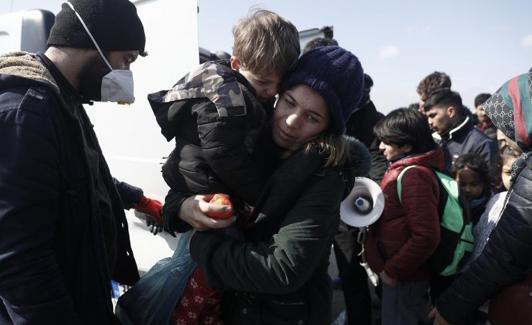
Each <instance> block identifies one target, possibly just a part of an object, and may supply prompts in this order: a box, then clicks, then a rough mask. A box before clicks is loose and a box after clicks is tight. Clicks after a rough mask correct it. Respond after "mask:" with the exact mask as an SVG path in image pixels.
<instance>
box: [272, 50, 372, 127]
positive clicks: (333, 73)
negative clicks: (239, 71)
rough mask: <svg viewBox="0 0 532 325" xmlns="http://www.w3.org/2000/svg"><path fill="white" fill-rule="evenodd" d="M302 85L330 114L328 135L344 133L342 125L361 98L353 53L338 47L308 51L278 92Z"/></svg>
mask: <svg viewBox="0 0 532 325" xmlns="http://www.w3.org/2000/svg"><path fill="white" fill-rule="evenodd" d="M299 84H303V85H307V86H309V87H310V88H312V89H313V90H315V91H317V92H318V93H319V94H320V95H321V96H322V97H323V99H324V100H325V102H326V103H327V106H328V108H329V110H330V112H331V125H330V131H331V132H332V133H335V134H343V133H345V123H346V122H347V120H348V119H349V116H350V115H351V113H353V111H354V110H355V108H356V107H357V106H358V104H359V102H360V100H361V99H362V95H363V94H364V71H363V70H362V65H361V64H360V61H358V59H357V57H356V56H354V55H353V53H351V52H349V51H347V50H345V49H343V48H341V47H339V46H322V47H318V48H315V49H313V50H310V51H308V52H306V53H305V54H303V55H302V56H301V57H300V58H299V62H298V64H297V67H296V68H295V70H294V71H292V72H291V73H290V74H289V75H288V76H286V78H285V79H284V80H283V82H282V84H281V92H284V91H285V90H288V89H290V88H292V87H293V86H296V85H299Z"/></svg>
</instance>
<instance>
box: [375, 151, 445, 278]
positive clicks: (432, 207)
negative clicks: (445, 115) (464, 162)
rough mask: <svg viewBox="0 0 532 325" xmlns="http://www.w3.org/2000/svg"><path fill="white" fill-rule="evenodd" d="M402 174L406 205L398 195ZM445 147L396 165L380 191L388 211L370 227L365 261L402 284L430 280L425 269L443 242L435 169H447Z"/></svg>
mask: <svg viewBox="0 0 532 325" xmlns="http://www.w3.org/2000/svg"><path fill="white" fill-rule="evenodd" d="M410 165H416V166H417V167H415V168H411V169H409V170H408V171H406V173H405V174H404V175H403V177H402V179H401V183H402V184H401V185H402V189H403V190H402V201H399V197H398V194H397V177H398V176H399V174H400V173H401V171H402V170H403V169H404V168H405V167H407V166H410ZM443 168H444V160H443V152H442V150H441V149H440V148H436V149H433V150H431V151H428V152H425V153H422V154H416V155H411V156H407V157H405V158H402V159H399V160H397V161H395V162H392V163H391V164H390V166H389V167H388V170H387V171H386V173H385V174H384V177H383V179H382V182H381V189H382V191H383V194H384V201H385V204H384V211H383V213H382V215H381V217H380V218H379V220H377V222H375V224H373V225H372V226H371V227H370V230H369V233H368V238H367V242H366V252H367V253H366V257H367V261H368V264H369V266H370V267H371V269H372V270H373V271H374V272H376V273H380V272H381V271H383V270H384V271H385V272H386V273H387V274H388V275H389V276H390V277H392V278H393V279H396V280H398V281H417V280H428V279H430V274H429V272H428V271H427V270H425V269H424V268H423V267H422V266H423V264H424V263H425V262H426V260H427V259H428V258H429V257H430V256H431V255H432V253H433V252H434V250H435V249H436V248H437V246H438V244H439V242H440V221H439V215H438V202H439V197H440V187H439V184H438V180H437V179H436V176H435V175H434V172H433V171H432V169H436V170H439V171H441V170H443Z"/></svg>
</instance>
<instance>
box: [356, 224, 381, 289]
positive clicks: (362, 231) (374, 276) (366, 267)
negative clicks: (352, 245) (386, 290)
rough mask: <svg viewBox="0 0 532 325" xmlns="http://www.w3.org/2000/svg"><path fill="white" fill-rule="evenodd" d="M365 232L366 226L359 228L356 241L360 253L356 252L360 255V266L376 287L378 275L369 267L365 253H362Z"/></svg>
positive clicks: (363, 250) (363, 251) (366, 230)
mask: <svg viewBox="0 0 532 325" xmlns="http://www.w3.org/2000/svg"><path fill="white" fill-rule="evenodd" d="M367 232H368V227H364V228H360V231H359V232H358V235H357V242H358V243H359V245H360V253H358V256H360V260H361V262H360V266H362V267H363V268H364V270H365V271H366V274H367V275H368V279H369V280H370V281H371V284H373V286H375V287H376V286H377V285H378V284H379V276H378V275H377V273H375V272H373V270H372V269H371V268H370V267H369V265H368V262H367V261H366V254H364V253H365V252H366V250H365V248H364V243H365V242H366V235H367Z"/></svg>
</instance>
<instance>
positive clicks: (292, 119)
mask: <svg viewBox="0 0 532 325" xmlns="http://www.w3.org/2000/svg"><path fill="white" fill-rule="evenodd" d="M297 120H298V118H297V115H296V114H290V115H288V117H287V118H286V125H288V126H289V127H290V128H297V123H298V122H297Z"/></svg>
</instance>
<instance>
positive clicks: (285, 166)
mask: <svg viewBox="0 0 532 325" xmlns="http://www.w3.org/2000/svg"><path fill="white" fill-rule="evenodd" d="M350 151H351V154H350V156H351V158H350V159H348V161H349V162H348V163H347V165H346V166H345V168H330V167H323V164H324V160H323V158H322V157H321V156H320V155H319V154H317V153H315V152H311V153H305V152H303V151H300V152H298V153H295V154H294V155H292V156H290V157H289V158H288V159H285V160H282V161H281V162H280V164H279V165H278V168H277V169H276V170H275V172H274V173H273V174H272V176H271V177H270V178H269V181H268V182H267V184H266V186H265V189H264V191H263V193H262V194H261V196H260V198H259V200H258V203H257V205H256V206H255V211H256V214H255V216H256V218H255V222H254V223H253V224H251V225H250V226H249V227H248V228H247V230H245V231H244V235H245V237H246V240H245V241H238V240H237V239H234V238H228V237H226V236H223V235H222V234H220V233H219V232H214V231H202V232H196V233H195V235H194V236H193V237H192V240H191V243H190V252H191V256H192V258H193V259H194V260H196V261H197V262H198V265H199V266H200V267H201V268H203V269H204V271H205V275H206V276H207V279H208V282H209V285H210V286H212V287H213V288H216V289H219V290H223V291H224V297H223V307H222V308H223V309H222V310H223V312H222V314H223V317H224V321H225V322H226V323H227V324H246V325H248V324H280V325H282V324H320V325H321V324H330V322H331V320H330V316H331V301H332V290H331V283H330V278H329V275H328V273H327V268H328V264H329V262H328V261H329V254H330V251H331V244H332V240H333V237H334V235H335V234H336V231H337V229H338V224H339V220H340V218H339V207H340V202H341V200H342V197H344V196H345V195H346V194H347V192H348V190H349V185H352V184H350V182H352V180H353V179H354V176H360V175H366V174H367V172H368V171H369V168H370V161H371V158H370V156H369V152H368V151H367V149H366V147H365V146H364V145H363V144H361V143H360V142H358V141H353V142H351V150H350Z"/></svg>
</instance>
